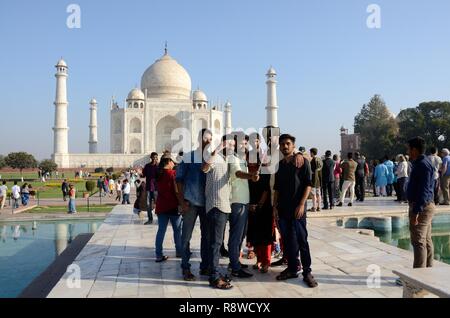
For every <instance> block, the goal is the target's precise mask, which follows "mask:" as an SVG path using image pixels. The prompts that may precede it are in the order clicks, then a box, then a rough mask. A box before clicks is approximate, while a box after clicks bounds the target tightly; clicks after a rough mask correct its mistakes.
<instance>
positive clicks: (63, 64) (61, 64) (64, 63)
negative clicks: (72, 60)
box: [56, 59, 67, 67]
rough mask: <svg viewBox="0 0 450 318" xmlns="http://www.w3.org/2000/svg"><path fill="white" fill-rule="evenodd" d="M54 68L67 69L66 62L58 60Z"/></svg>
mask: <svg viewBox="0 0 450 318" xmlns="http://www.w3.org/2000/svg"><path fill="white" fill-rule="evenodd" d="M56 66H63V67H67V63H66V61H64V60H63V59H60V60H59V61H58V63H56Z"/></svg>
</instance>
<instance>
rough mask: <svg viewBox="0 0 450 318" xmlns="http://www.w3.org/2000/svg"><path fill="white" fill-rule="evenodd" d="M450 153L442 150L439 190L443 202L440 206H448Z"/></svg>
mask: <svg viewBox="0 0 450 318" xmlns="http://www.w3.org/2000/svg"><path fill="white" fill-rule="evenodd" d="M449 186H450V152H449V150H448V149H447V148H444V149H442V166H441V190H442V196H443V197H444V202H443V203H442V205H450V201H449V196H450V194H449V189H450V187H449Z"/></svg>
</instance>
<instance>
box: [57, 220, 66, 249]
mask: <svg viewBox="0 0 450 318" xmlns="http://www.w3.org/2000/svg"><path fill="white" fill-rule="evenodd" d="M67 234H68V232H67V224H66V223H57V224H55V251H56V254H57V255H61V253H62V252H63V251H64V250H65V249H66V247H67Z"/></svg>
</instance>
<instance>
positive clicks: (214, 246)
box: [206, 208, 228, 281]
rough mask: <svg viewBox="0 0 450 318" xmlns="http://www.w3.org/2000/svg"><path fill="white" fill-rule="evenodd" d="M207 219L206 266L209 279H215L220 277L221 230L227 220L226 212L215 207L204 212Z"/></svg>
mask: <svg viewBox="0 0 450 318" xmlns="http://www.w3.org/2000/svg"><path fill="white" fill-rule="evenodd" d="M206 218H207V220H208V247H209V252H208V258H209V260H208V266H209V280H210V281H215V280H216V279H219V278H220V273H219V259H220V247H221V246H222V243H223V232H224V231H225V225H226V224H227V220H228V213H224V212H222V211H220V210H219V209H217V208H213V209H211V210H210V211H209V212H207V213H206Z"/></svg>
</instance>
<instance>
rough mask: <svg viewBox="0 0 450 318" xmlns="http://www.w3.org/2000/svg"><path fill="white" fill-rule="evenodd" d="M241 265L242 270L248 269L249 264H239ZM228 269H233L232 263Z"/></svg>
mask: <svg viewBox="0 0 450 318" xmlns="http://www.w3.org/2000/svg"><path fill="white" fill-rule="evenodd" d="M239 264H240V265H241V268H244V269H247V268H248V265H247V264H242V263H239ZM228 269H231V263H229V264H228Z"/></svg>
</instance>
